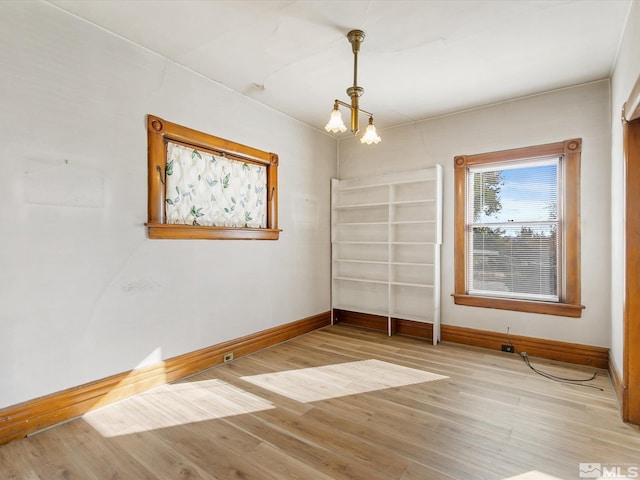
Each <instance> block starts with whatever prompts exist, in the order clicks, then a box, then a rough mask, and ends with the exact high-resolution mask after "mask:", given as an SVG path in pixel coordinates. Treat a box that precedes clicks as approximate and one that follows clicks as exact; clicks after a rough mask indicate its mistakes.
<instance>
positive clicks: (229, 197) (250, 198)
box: [165, 142, 267, 228]
mask: <svg viewBox="0 0 640 480" xmlns="http://www.w3.org/2000/svg"><path fill="white" fill-rule="evenodd" d="M165 188H166V203H167V204H166V214H167V220H166V222H167V223H171V224H181V225H206V226H218V227H245V228H266V226H267V210H266V203H267V168H266V167H265V166H261V165H254V164H251V163H244V162H241V161H237V160H230V159H228V158H226V157H220V156H218V155H213V154H211V153H207V152H202V151H199V150H195V149H193V148H192V147H185V146H183V145H179V144H176V143H171V142H168V143H167V166H166V186H165Z"/></svg>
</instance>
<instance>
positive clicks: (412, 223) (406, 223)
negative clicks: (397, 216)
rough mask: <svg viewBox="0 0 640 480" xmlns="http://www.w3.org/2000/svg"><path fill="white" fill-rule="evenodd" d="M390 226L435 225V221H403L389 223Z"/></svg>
mask: <svg viewBox="0 0 640 480" xmlns="http://www.w3.org/2000/svg"><path fill="white" fill-rule="evenodd" d="M389 223H390V224H391V225H415V224H427V225H428V224H431V223H436V221H435V220H404V221H395V222H389Z"/></svg>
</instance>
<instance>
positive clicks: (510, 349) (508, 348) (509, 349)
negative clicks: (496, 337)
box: [502, 344, 513, 353]
mask: <svg viewBox="0 0 640 480" xmlns="http://www.w3.org/2000/svg"><path fill="white" fill-rule="evenodd" d="M502 351H503V352H508V353H513V345H505V344H503V345H502Z"/></svg>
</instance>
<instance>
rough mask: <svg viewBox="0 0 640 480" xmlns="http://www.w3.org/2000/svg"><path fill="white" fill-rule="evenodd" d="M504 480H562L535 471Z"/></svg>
mask: <svg viewBox="0 0 640 480" xmlns="http://www.w3.org/2000/svg"><path fill="white" fill-rule="evenodd" d="M504 480H563V479H561V478H558V477H554V476H552V475H547V474H546V473H542V472H539V471H537V470H531V471H530V472H527V473H523V474H521V475H516V476H515V477H509V478H505V479H504Z"/></svg>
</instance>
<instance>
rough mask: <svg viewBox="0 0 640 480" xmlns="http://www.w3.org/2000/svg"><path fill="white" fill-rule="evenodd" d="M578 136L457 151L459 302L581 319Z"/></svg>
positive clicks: (456, 274)
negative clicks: (490, 149)
mask: <svg viewBox="0 0 640 480" xmlns="http://www.w3.org/2000/svg"><path fill="white" fill-rule="evenodd" d="M581 150H582V140H581V139H572V140H566V141H564V142H558V143H552V144H547V145H538V146H533V147H525V148H518V149H513V150H504V151H499V152H491V153H483V154H477V155H465V156H457V157H455V159H454V163H455V237H454V249H455V252H454V255H455V293H454V295H453V296H454V301H455V303H456V304H458V305H468V306H475V307H487V308H498V309H503V310H515V311H522V312H531V313H542V314H549V315H561V316H567V317H580V316H581V315H582V309H583V308H584V307H583V306H582V305H581V304H580V155H581Z"/></svg>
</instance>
